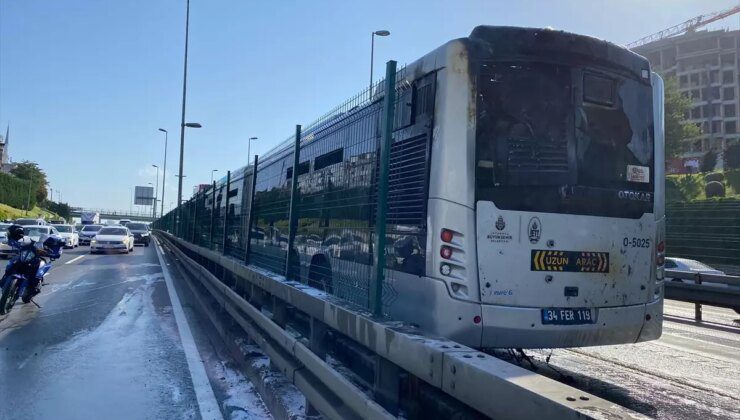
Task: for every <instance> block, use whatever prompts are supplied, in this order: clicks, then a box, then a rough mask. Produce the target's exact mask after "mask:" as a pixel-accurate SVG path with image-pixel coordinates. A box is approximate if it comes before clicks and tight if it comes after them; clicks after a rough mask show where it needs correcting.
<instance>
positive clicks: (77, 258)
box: [64, 255, 84, 265]
mask: <svg viewBox="0 0 740 420" xmlns="http://www.w3.org/2000/svg"><path fill="white" fill-rule="evenodd" d="M82 257H84V255H80V256H79V257H76V258H72V259H71V260H69V261H67V262H66V263H64V265H67V264H72V263H73V262H75V261H77V260H79V259H80V258H82Z"/></svg>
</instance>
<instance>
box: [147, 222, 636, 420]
mask: <svg viewBox="0 0 740 420" xmlns="http://www.w3.org/2000/svg"><path fill="white" fill-rule="evenodd" d="M155 234H156V236H157V237H158V238H159V240H160V241H161V242H162V244H163V245H164V246H166V247H167V248H168V250H169V251H170V252H171V253H172V254H173V255H174V256H175V260H174V261H177V263H178V264H182V265H183V267H184V268H185V269H186V271H187V272H188V273H191V274H192V276H193V277H194V278H196V279H197V281H198V283H200V287H203V288H204V289H205V290H206V291H207V294H208V295H209V296H210V298H211V299H212V301H213V305H211V306H210V307H209V309H210V310H213V311H219V310H220V311H221V312H222V313H227V314H228V315H229V316H230V317H231V318H232V319H233V320H234V322H235V323H236V324H237V325H239V326H240V327H241V329H242V331H243V332H244V333H246V334H247V336H249V338H250V339H251V340H253V341H254V342H255V343H256V344H257V345H259V346H260V348H261V349H262V350H263V351H264V352H265V353H266V354H267V355H268V356H269V357H270V363H271V365H272V366H274V368H275V369H277V370H279V371H280V372H282V373H283V374H284V375H285V376H286V378H287V379H288V380H290V381H291V382H292V383H293V384H294V385H296V387H298V389H300V390H301V391H302V392H303V393H304V395H305V396H306V399H307V402H308V404H309V407H311V409H315V410H317V411H318V412H319V413H320V414H322V415H324V416H325V417H326V418H330V419H345V418H373V419H381V418H394V417H396V416H398V415H399V414H401V413H402V412H401V411H399V410H400V407H399V405H400V404H401V403H402V402H405V403H406V404H412V405H420V404H426V405H424V408H423V409H421V411H422V412H425V413H427V414H430V412H429V411H425V410H429V409H430V407H436V408H437V410H439V412H437V413H436V415H434V414H433V413H432V416H433V417H444V418H446V417H449V415H450V413H455V414H456V415H457V418H481V417H490V418H497V419H507V418H547V419H596V418H611V419H628V418H629V419H634V418H642V416H641V415H639V414H638V413H635V412H633V411H630V410H628V409H626V408H624V407H620V406H618V405H616V404H614V403H612V402H609V401H606V400H604V399H601V398H599V397H596V396H594V395H591V394H588V393H586V392H583V391H581V390H578V389H576V388H573V387H571V386H568V385H566V384H562V383H560V382H557V381H555V380H553V379H550V378H547V377H544V376H540V375H538V374H536V373H533V372H530V371H528V370H526V369H524V368H522V367H519V366H516V365H513V364H510V363H508V362H506V361H503V360H500V359H498V358H495V357H492V356H490V355H488V354H485V353H482V352H480V351H477V350H475V349H472V348H469V347H466V346H463V345H460V344H458V343H455V342H453V341H450V340H447V339H444V338H439V337H433V336H429V335H426V334H425V333H424V332H422V331H420V330H418V329H417V328H415V327H413V326H410V325H406V324H403V323H400V322H394V321H387V320H381V319H378V318H374V317H372V315H371V314H370V313H368V312H367V311H364V310H358V309H357V308H353V307H352V306H350V305H347V304H346V303H343V302H340V301H338V300H336V299H332V298H328V296H327V295H326V294H325V293H322V292H320V291H318V290H317V289H313V288H311V287H308V286H306V285H304V284H301V283H299V282H295V281H290V280H286V279H285V277H283V276H279V275H275V274H274V273H271V272H269V271H267V270H263V269H260V268H258V267H255V266H247V265H245V264H244V263H243V262H242V261H240V260H238V259H235V258H233V257H231V256H229V255H224V254H222V253H220V252H218V251H215V250H212V249H208V248H205V247H202V246H198V245H195V244H192V243H190V242H188V241H186V240H183V239H180V238H177V237H175V236H173V235H171V234H169V233H166V232H163V231H155ZM209 315H210V314H209ZM301 325H303V327H301ZM304 331H305V332H304ZM332 340H333V342H335V343H336V342H345V341H350V342H351V343H353V344H352V346H355V347H357V348H359V349H360V350H359V353H360V354H361V355H362V354H365V355H369V356H366V357H365V358H364V359H363V360H364V361H365V362H366V363H364V364H363V363H358V364H356V365H350V366H347V365H345V366H344V369H337V368H336V367H335V364H334V363H335V362H332V363H329V359H332V360H334V361H335V360H336V354H330V352H331V344H330V342H331V341H332ZM350 347H351V346H350ZM344 349H345V351H346V348H344ZM329 356H333V357H329ZM368 366H370V367H369V369H370V372H369V375H368V372H367V370H368ZM354 369H359V370H360V371H361V372H364V373H365V377H368V376H369V377H370V378H371V379H370V383H369V384H368V386H369V389H368V388H363V387H362V386H360V385H358V381H357V377H353V378H348V377H347V376H346V375H347V372H346V371H347V370H350V371H352V372H354V373H355V374H356V375H361V373H357V372H356V371H355V370H354ZM373 378H374V379H373ZM360 382H361V381H360ZM402 382H403V383H405V384H406V385H405V386H402V385H401V383H402ZM408 393H412V394H411V395H409V394H408ZM409 401H411V402H410V403H409ZM450 410H452V411H450Z"/></svg>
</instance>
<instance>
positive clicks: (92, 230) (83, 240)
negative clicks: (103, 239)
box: [79, 225, 103, 245]
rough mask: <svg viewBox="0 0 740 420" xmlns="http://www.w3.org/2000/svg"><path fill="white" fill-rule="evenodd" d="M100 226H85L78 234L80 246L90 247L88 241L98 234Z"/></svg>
mask: <svg viewBox="0 0 740 420" xmlns="http://www.w3.org/2000/svg"><path fill="white" fill-rule="evenodd" d="M102 228H103V226H102V225H85V226H83V227H82V230H81V231H80V232H79V235H80V245H90V240H91V239H92V238H94V237H95V235H97V234H98V231H99V230H100V229H102Z"/></svg>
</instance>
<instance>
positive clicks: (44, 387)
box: [0, 246, 270, 419]
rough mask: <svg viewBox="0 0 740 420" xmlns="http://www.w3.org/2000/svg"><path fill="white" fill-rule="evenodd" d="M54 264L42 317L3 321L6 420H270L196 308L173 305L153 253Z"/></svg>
mask: <svg viewBox="0 0 740 420" xmlns="http://www.w3.org/2000/svg"><path fill="white" fill-rule="evenodd" d="M53 264H54V267H53V268H52V270H51V272H50V274H49V275H48V276H47V280H46V284H45V286H44V287H43V288H42V293H41V294H40V295H38V296H37V297H36V299H35V300H36V302H38V304H39V305H40V306H41V307H40V308H38V307H36V306H34V305H33V304H26V305H24V304H22V303H20V302H19V303H18V304H16V306H15V307H14V308H13V310H12V312H11V313H10V314H8V315H6V316H0V418H3V419H15V418H18V419H21V418H22V419H87V418H106V419H119V418H120V419H124V418H125V419H163V418H167V419H172V418H177V419H183V418H184V419H190V418H196V419H197V418H232V419H233V418H258V419H259V418H269V417H270V416H269V413H268V412H267V410H266V409H265V407H264V405H263V404H262V401H261V400H260V398H259V396H257V395H256V393H255V392H254V389H253V387H252V386H251V384H250V383H249V382H248V381H247V380H246V379H245V378H244V377H243V376H242V375H241V373H239V372H238V371H237V370H236V369H232V367H231V366H232V365H231V363H230V361H229V360H228V359H224V357H223V356H222V355H220V354H219V351H220V350H219V348H218V346H219V343H217V342H214V341H212V339H211V337H212V334H208V333H207V331H205V329H206V328H208V325H206V324H204V323H203V322H202V319H201V318H200V317H198V316H197V314H195V313H194V311H193V310H192V308H191V306H190V303H189V302H188V301H187V300H182V298H180V300H181V301H182V303H181V305H173V303H172V301H171V299H170V292H171V290H168V286H167V282H166V281H165V276H164V275H163V271H162V267H161V265H160V263H159V259H158V257H157V254H156V252H155V247H154V246H150V247H148V248H143V247H137V248H136V250H135V252H134V253H132V254H129V255H125V254H121V255H90V254H89V252H88V248H87V247H80V248H78V249H75V250H67V251H65V253H64V255H63V256H62V258H61V259H60V260H59V261H56V262H54V263H53ZM174 282H175V284H176V283H177V279H176V278H175V279H174ZM180 288H182V285H176V286H175V289H180ZM179 295H180V296H182V293H179ZM176 296H177V295H176ZM178 310H179V311H180V314H181V315H182V316H184V317H183V318H181V319H178V320H176V315H175V314H176V313H177V312H178ZM183 323H185V324H187V327H188V329H189V330H190V334H183V325H182V324H183ZM178 324H179V325H178ZM187 336H189V337H190V341H188V337H187ZM217 354H218V355H219V356H218V357H215V356H214V355H217ZM194 383H195V384H196V385H195V386H194ZM209 398H210V400H209ZM204 407H205V408H204Z"/></svg>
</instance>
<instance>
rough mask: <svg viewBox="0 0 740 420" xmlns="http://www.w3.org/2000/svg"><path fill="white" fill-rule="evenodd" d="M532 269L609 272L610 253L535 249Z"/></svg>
mask: <svg viewBox="0 0 740 420" xmlns="http://www.w3.org/2000/svg"><path fill="white" fill-rule="evenodd" d="M530 270H532V271H570V272H580V273H608V272H609V253H608V252H590V251H551V250H537V249H533V250H532V260H531V264H530Z"/></svg>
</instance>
